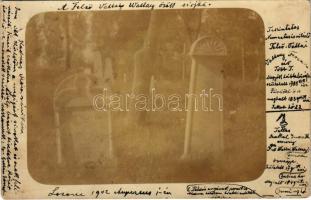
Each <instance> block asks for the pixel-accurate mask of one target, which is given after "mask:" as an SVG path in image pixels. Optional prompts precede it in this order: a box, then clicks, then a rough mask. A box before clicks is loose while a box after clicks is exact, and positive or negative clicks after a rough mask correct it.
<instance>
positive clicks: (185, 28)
mask: <svg viewBox="0 0 311 200" xmlns="http://www.w3.org/2000/svg"><path fill="white" fill-rule="evenodd" d="M264 31H265V27H264V23H263V21H262V19H261V17H260V16H259V15H258V14H257V13H256V12H255V11H253V10H250V9H243V8H207V9H168V10H123V11H122V12H121V11H104V12H103V11H76V12H42V13H39V14H37V15H35V16H33V17H32V18H31V20H30V21H29V22H28V24H27V27H26V37H25V42H26V45H25V48H26V54H25V58H26V75H27V79H26V85H27V160H28V162H27V165H28V170H29V173H30V174H31V176H32V178H34V179H35V180H36V181H38V182H40V183H43V184H60V185H78V184H126V183H138V184H144V183H193V182H207V183H209V182H240V181H251V180H254V179H256V178H258V177H259V176H260V175H261V174H262V173H263V171H264V168H265V164H266V112H265V111H266V104H265V97H266V87H265V33H264ZM51 172H52V173H51Z"/></svg>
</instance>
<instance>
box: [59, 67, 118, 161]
mask: <svg viewBox="0 0 311 200" xmlns="http://www.w3.org/2000/svg"><path fill="white" fill-rule="evenodd" d="M94 71H96V72H98V70H94ZM104 77H105V76H104V75H103V76H99V74H98V73H96V74H94V73H91V71H90V70H88V69H86V70H84V72H79V73H76V74H73V75H70V76H68V77H67V78H65V79H64V80H63V81H61V82H60V83H59V85H58V86H57V88H56V91H55V94H54V115H55V127H56V145H57V147H56V148H57V161H58V163H59V164H64V163H71V164H73V163H74V164H78V165H83V166H90V165H91V166H94V165H102V164H104V163H105V160H107V159H111V158H113V142H112V125H111V123H112V122H111V112H110V111H109V110H104V111H103V110H101V111H98V110H96V109H95V107H94V105H93V100H94V99H93V98H94V96H96V95H98V94H103V91H104V90H106V89H109V84H107V83H106V84H105V80H101V79H103V78H104Z"/></svg>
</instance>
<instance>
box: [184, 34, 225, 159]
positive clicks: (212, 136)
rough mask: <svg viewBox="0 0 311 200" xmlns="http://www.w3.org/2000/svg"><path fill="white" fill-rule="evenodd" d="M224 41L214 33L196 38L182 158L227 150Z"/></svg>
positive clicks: (192, 50) (210, 154) (198, 157)
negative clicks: (224, 129)
mask: <svg viewBox="0 0 311 200" xmlns="http://www.w3.org/2000/svg"><path fill="white" fill-rule="evenodd" d="M226 55H227V49H226V46H225V44H224V43H223V42H222V41H221V40H219V39H217V38H214V37H208V36H205V37H201V38H199V39H198V40H196V41H195V42H194V43H193V45H192V47H191V49H190V56H191V59H192V64H191V77H190V84H189V85H190V86H189V93H188V94H189V96H188V99H187V100H188V102H187V104H188V106H187V119H186V130H185V140H184V153H183V155H182V158H189V157H191V158H197V159H204V158H208V157H211V156H215V155H218V154H220V153H222V152H223V150H224V144H223V143H224V138H223V137H224V136H223V134H224V132H223V63H224V58H225V57H226Z"/></svg>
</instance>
